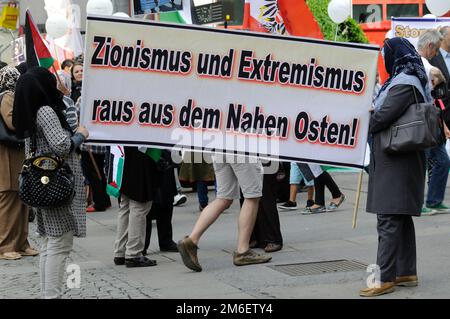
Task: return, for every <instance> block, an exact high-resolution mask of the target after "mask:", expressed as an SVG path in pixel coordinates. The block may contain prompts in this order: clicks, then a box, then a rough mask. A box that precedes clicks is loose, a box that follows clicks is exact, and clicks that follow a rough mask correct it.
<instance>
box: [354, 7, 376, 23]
mask: <svg viewBox="0 0 450 319" xmlns="http://www.w3.org/2000/svg"><path fill="white" fill-rule="evenodd" d="M353 19H355V20H356V21H357V22H358V23H370V22H378V21H382V20H383V7H382V6H381V4H355V5H353Z"/></svg>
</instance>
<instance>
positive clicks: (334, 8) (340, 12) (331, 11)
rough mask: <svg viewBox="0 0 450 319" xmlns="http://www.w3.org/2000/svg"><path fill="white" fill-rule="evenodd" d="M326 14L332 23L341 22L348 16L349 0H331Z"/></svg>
mask: <svg viewBox="0 0 450 319" xmlns="http://www.w3.org/2000/svg"><path fill="white" fill-rule="evenodd" d="M328 15H329V16H330V18H331V20H333V22H334V23H338V24H339V23H342V22H344V21H345V20H347V18H348V17H349V16H350V1H349V0H331V2H330V3H329V4H328Z"/></svg>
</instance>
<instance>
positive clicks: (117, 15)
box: [113, 12, 130, 18]
mask: <svg viewBox="0 0 450 319" xmlns="http://www.w3.org/2000/svg"><path fill="white" fill-rule="evenodd" d="M113 16H115V17H122V18H129V17H130V16H129V15H128V14H126V13H125V12H116V13H114V14H113Z"/></svg>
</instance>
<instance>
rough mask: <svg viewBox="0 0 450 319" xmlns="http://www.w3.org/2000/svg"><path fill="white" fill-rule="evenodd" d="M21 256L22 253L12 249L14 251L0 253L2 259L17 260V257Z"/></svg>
mask: <svg viewBox="0 0 450 319" xmlns="http://www.w3.org/2000/svg"><path fill="white" fill-rule="evenodd" d="M20 258H22V255H21V254H19V253H17V252H15V251H12V252H9V253H4V254H0V260H17V259H20Z"/></svg>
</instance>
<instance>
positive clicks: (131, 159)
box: [120, 147, 160, 203]
mask: <svg viewBox="0 0 450 319" xmlns="http://www.w3.org/2000/svg"><path fill="white" fill-rule="evenodd" d="M159 182H160V176H159V172H158V169H157V165H156V163H155V162H154V161H153V159H152V158H151V157H150V156H148V155H146V154H144V153H142V152H140V151H139V150H138V148H137V147H125V163H124V167H123V176H122V187H121V189H120V192H121V193H122V194H124V195H126V196H128V197H129V198H130V199H132V200H134V201H137V202H141V203H145V202H148V201H153V200H154V198H155V193H156V191H157V189H158V185H159Z"/></svg>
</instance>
